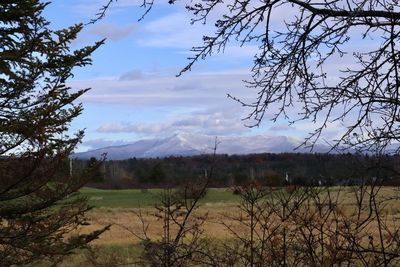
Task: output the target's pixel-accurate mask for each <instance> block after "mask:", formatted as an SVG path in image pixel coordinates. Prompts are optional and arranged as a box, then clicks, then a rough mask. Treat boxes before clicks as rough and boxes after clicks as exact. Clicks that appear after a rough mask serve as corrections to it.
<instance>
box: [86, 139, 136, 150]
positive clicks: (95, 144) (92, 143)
mask: <svg viewBox="0 0 400 267" xmlns="http://www.w3.org/2000/svg"><path fill="white" fill-rule="evenodd" d="M128 143H129V142H126V141H124V140H105V139H92V140H88V141H84V142H83V143H82V144H81V146H84V147H86V148H89V149H97V148H103V147H108V146H121V145H126V144H128Z"/></svg>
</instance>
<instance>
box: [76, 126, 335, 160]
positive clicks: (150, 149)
mask: <svg viewBox="0 0 400 267" xmlns="http://www.w3.org/2000/svg"><path fill="white" fill-rule="evenodd" d="M215 138H217V139H215ZM215 140H217V153H218V154H229V155H234V154H238V155H242V154H243V155H245V154H257V153H284V152H295V153H297V152H299V153H306V152H310V151H309V149H306V148H302V147H299V146H300V145H301V143H302V142H303V141H302V140H300V139H296V138H293V137H288V136H268V135H253V136H219V137H215V136H212V135H204V134H189V133H178V134H174V135H172V136H169V137H166V138H155V139H143V140H138V141H136V142H134V143H132V144H126V145H120V146H107V147H103V148H98V149H94V150H90V151H86V152H80V153H76V154H74V155H73V157H75V158H79V159H89V158H91V157H96V158H101V156H102V155H103V154H107V159H108V160H124V159H129V158H134V157H135V158H156V157H167V156H195V155H201V154H209V153H213V149H214V146H215ZM297 147H299V148H298V149H296V150H295V148H297ZM328 150H329V148H328V147H326V146H322V145H317V146H316V147H315V148H314V150H313V152H327V151H328Z"/></svg>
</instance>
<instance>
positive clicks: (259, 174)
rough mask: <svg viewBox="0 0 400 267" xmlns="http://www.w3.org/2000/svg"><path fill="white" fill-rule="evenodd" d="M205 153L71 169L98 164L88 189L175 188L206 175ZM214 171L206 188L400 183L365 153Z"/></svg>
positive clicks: (219, 163)
mask: <svg viewBox="0 0 400 267" xmlns="http://www.w3.org/2000/svg"><path fill="white" fill-rule="evenodd" d="M209 161H210V156H209V155H201V156H190V157H184V156H170V157H165V158H148V159H140V158H131V159H127V160H119V161H115V160H110V161H103V162H100V161H98V160H96V159H95V158H91V159H90V160H88V161H82V160H74V161H73V162H74V163H73V166H74V168H75V169H79V168H81V167H80V166H86V165H87V164H96V163H97V164H98V163H100V164H101V167H100V168H99V169H98V170H97V171H96V172H95V174H94V175H93V176H91V177H90V181H89V183H88V185H89V186H94V187H99V188H114V189H115V188H120V189H122V188H151V187H165V186H176V185H180V184H183V183H186V182H189V181H197V180H199V179H201V178H203V177H207V176H208V175H209V173H207V172H208V170H207V168H208V165H209ZM215 161H216V168H215V170H214V175H213V179H212V181H210V186H212V187H230V186H239V185H243V184H246V183H248V182H251V181H257V183H260V184H263V185H270V186H282V185H286V184H295V185H300V186H309V185H325V186H334V185H359V184H361V183H366V182H368V181H370V180H371V179H373V178H374V177H380V179H382V180H383V182H384V183H385V184H387V185H397V184H398V183H399V176H398V173H397V171H398V166H399V163H400V158H399V157H398V156H391V155H381V156H376V155H368V154H350V153H348V154H318V153H315V154H311V153H282V154H271V153H264V154H251V155H216V157H215Z"/></svg>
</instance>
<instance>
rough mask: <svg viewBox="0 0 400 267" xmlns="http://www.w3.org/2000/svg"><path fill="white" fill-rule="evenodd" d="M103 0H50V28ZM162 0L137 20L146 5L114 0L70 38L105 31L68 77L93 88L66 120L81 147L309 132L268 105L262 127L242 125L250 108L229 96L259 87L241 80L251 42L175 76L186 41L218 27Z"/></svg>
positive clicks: (82, 40)
mask: <svg viewBox="0 0 400 267" xmlns="http://www.w3.org/2000/svg"><path fill="white" fill-rule="evenodd" d="M106 2H107V0H85V1H82V0H68V1H66V0H53V2H52V3H51V4H50V5H49V6H48V7H47V9H46V10H45V13H44V16H45V17H46V18H47V19H48V20H49V21H50V22H51V27H52V28H54V29H60V28H64V27H68V26H69V25H72V24H75V23H80V22H83V23H86V22H88V21H90V20H91V19H92V18H94V17H95V14H96V13H97V12H98V10H99V8H100V7H101V6H102V5H103V4H105V3H106ZM166 2H167V1H156V4H155V5H154V6H153V9H152V10H151V11H150V12H149V13H148V14H147V15H146V16H145V18H144V19H143V20H141V21H138V19H139V18H140V17H141V16H142V14H143V12H144V9H143V8H141V7H140V6H139V5H138V3H139V1H137V0H119V1H118V2H116V3H115V4H114V5H112V6H111V8H110V9H109V10H108V12H107V14H106V16H105V18H103V19H102V20H100V21H98V22H97V23H95V24H94V25H92V24H90V25H88V26H86V28H85V29H84V30H83V31H82V33H81V34H80V36H79V38H78V39H77V40H76V41H74V43H73V44H72V47H73V48H79V47H82V46H85V45H90V44H93V43H94V42H95V41H97V40H101V39H103V38H107V39H106V42H105V44H104V45H103V46H101V47H100V48H99V49H98V50H97V51H96V52H95V53H94V54H93V56H92V59H93V64H92V65H91V66H87V67H84V68H80V69H76V71H75V72H74V74H75V76H74V77H73V78H72V79H71V80H70V81H69V85H71V87H72V88H75V89H81V88H88V87H90V88H92V89H91V90H90V91H89V92H88V93H86V94H85V95H84V96H82V97H81V98H80V101H81V102H82V104H83V107H84V111H83V113H82V114H81V115H80V116H79V117H77V118H76V119H75V120H74V121H73V123H72V125H71V130H72V131H76V130H77V129H85V133H86V134H85V138H84V139H83V142H82V144H81V145H79V147H78V151H85V150H90V149H95V148H100V147H104V146H110V145H121V144H127V143H133V142H135V141H137V140H140V139H148V138H162V137H168V136H170V135H172V134H175V133H179V132H191V133H200V134H207V135H215V136H223V135H255V134H262V135H274V136H275V135H286V136H291V137H297V138H304V137H306V136H307V134H308V133H309V129H310V127H312V125H310V122H304V123H298V124H296V125H289V123H288V122H287V121H284V120H279V121H277V122H276V123H272V122H271V121H270V120H269V118H270V117H271V116H272V114H273V110H271V111H269V113H267V116H266V118H265V119H264V120H263V122H262V123H261V125H260V126H259V127H253V128H251V127H247V126H249V125H253V124H254V122H251V121H244V120H243V118H245V117H246V115H247V114H248V113H249V112H250V111H251V110H249V109H246V108H244V107H242V106H241V105H240V104H239V103H237V102H235V101H233V100H232V99H228V98H227V94H231V95H233V96H235V97H237V98H240V99H242V100H244V101H249V102H251V100H254V99H255V97H256V95H257V90H255V89H250V88H247V87H246V86H245V84H244V83H243V82H242V81H243V80H245V79H249V78H250V75H251V73H250V69H251V67H252V63H253V62H252V59H253V56H254V54H255V53H256V52H257V45H256V44H250V45H245V46H243V47H240V46H239V45H238V44H235V43H232V44H229V45H228V46H227V48H226V50H225V51H224V53H219V54H214V55H213V56H211V57H209V58H207V59H206V60H202V61H199V62H197V63H196V64H195V65H194V67H193V69H192V70H191V71H190V72H186V73H184V74H183V75H181V76H179V77H176V75H177V74H178V73H179V71H180V70H181V69H183V68H184V67H185V66H186V64H187V63H188V62H189V61H188V60H187V58H188V57H190V56H191V55H193V53H192V52H191V51H190V49H191V48H192V47H193V46H198V45H201V44H202V36H203V35H204V34H210V33H213V32H214V30H215V29H214V28H213V25H212V23H208V24H206V25H203V24H200V23H197V24H194V25H192V24H191V23H190V18H191V15H190V14H189V13H187V12H186V11H185V9H184V6H182V5H180V4H179V2H178V4H175V5H169V4H167V3H166ZM277 13H278V14H279V12H277ZM288 13H290V11H286V12H281V15H282V16H284V15H287V14H288ZM324 134H325V135H326V136H330V135H331V136H332V137H333V136H335V135H336V134H337V132H336V131H335V129H333V130H329V129H327V130H326V131H325V133H324Z"/></svg>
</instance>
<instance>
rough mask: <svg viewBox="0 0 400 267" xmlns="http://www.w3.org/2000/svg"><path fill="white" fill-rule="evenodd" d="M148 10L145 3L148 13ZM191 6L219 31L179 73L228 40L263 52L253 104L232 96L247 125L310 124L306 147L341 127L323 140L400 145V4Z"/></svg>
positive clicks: (296, 0)
mask: <svg viewBox="0 0 400 267" xmlns="http://www.w3.org/2000/svg"><path fill="white" fill-rule="evenodd" d="M109 2H113V0H111V1H109ZM176 2H178V1H174V0H171V1H169V3H171V4H174V3H176ZM181 2H183V1H181ZM152 5H153V0H145V1H144V2H143V6H144V7H145V8H146V13H147V12H148V11H149V10H150V9H151V7H152ZM106 7H108V5H107V6H105V9H106ZM186 9H187V10H188V11H189V12H191V13H192V14H193V17H192V22H193V23H196V22H197V23H210V22H212V23H214V24H215V33H214V34H213V35H210V36H204V37H203V44H202V45H200V46H196V47H193V48H192V51H193V52H194V55H193V56H192V57H190V58H189V63H188V65H187V66H186V67H184V68H183V69H182V71H181V72H180V73H179V75H181V74H182V73H184V72H186V71H188V70H190V69H191V68H192V66H193V64H194V63H195V62H197V61H198V60H199V59H205V58H206V57H208V56H210V55H212V54H213V53H220V52H223V50H224V49H225V47H227V46H228V44H230V43H232V42H233V43H236V44H240V45H242V46H243V45H246V44H251V45H257V46H258V52H257V54H256V55H255V56H254V59H253V60H254V65H253V67H252V69H251V72H252V79H251V80H248V81H245V83H246V86H248V87H252V88H256V89H257V90H258V95H257V97H256V98H255V99H254V101H253V102H250V103H249V102H243V101H242V100H241V99H237V98H235V96H231V98H233V99H234V100H236V101H238V102H240V103H241V104H242V105H244V106H246V107H249V108H250V110H251V112H250V113H249V115H248V117H247V118H245V119H248V120H249V121H251V122H254V123H251V124H250V126H252V127H253V126H259V124H260V123H261V122H262V121H263V119H272V120H273V121H275V120H277V119H286V120H288V121H290V122H291V123H294V122H297V121H303V120H306V121H311V122H313V123H315V125H314V128H313V129H311V130H310V135H309V136H308V137H307V139H306V140H305V142H304V145H306V146H310V148H312V147H313V145H314V144H315V142H316V141H317V140H319V139H321V138H322V137H321V134H322V132H323V130H324V129H325V128H327V127H338V128H340V129H341V132H340V135H339V136H338V137H337V138H335V140H326V141H328V142H330V143H331V144H332V145H333V147H334V148H339V147H343V146H346V147H352V148H357V149H360V150H361V151H365V150H369V151H377V152H382V151H384V150H385V149H386V148H388V147H389V146H390V147H392V144H393V143H395V144H396V143H398V141H399V136H400V135H399V134H400V128H399V122H400V113H399V104H400V101H399V74H398V71H399V70H398V68H399V63H398V60H399V49H398V47H397V46H396V43H399V34H400V32H399V30H398V27H399V26H400V6H399V1H397V0H392V1H390V0H331V1H328V0H320V1H312V0H303V1H302V0H274V1H273V0H263V1H262V0H259V1H255V0H231V1H222V0H197V1H193V2H192V1H187V6H186ZM104 11H105V10H104ZM215 17H217V19H215ZM243 49H245V48H243ZM333 63H334V65H333ZM337 66H339V67H337ZM266 115H268V116H266Z"/></svg>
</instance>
